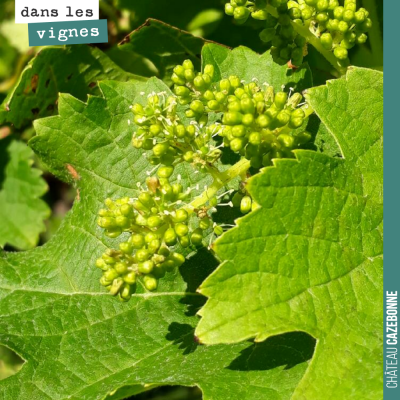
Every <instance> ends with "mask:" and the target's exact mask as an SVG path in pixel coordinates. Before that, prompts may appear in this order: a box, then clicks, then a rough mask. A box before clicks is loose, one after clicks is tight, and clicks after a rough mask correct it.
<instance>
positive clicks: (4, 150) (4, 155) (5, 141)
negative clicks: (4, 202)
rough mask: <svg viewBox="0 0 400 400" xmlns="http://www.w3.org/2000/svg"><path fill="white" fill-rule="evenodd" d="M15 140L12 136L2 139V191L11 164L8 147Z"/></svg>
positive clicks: (0, 142)
mask: <svg viewBox="0 0 400 400" xmlns="http://www.w3.org/2000/svg"><path fill="white" fill-rule="evenodd" d="M12 140H13V137H12V136H7V137H5V138H4V139H1V138H0V190H2V189H3V184H4V180H5V178H6V168H7V164H8V163H9V162H10V159H11V158H10V153H9V152H8V146H9V145H10V143H11V141H12Z"/></svg>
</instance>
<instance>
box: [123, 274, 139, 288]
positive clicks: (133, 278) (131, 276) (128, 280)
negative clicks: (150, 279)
mask: <svg viewBox="0 0 400 400" xmlns="http://www.w3.org/2000/svg"><path fill="white" fill-rule="evenodd" d="M123 279H124V281H125V282H126V283H129V284H130V285H133V284H134V283H135V282H136V274H135V273H134V272H133V271H131V272H128V273H127V274H126V275H124V278H123Z"/></svg>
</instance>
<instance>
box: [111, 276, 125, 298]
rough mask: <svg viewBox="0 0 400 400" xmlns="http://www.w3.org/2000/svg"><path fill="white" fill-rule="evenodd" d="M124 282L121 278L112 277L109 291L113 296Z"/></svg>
mask: <svg viewBox="0 0 400 400" xmlns="http://www.w3.org/2000/svg"><path fill="white" fill-rule="evenodd" d="M123 284H124V280H123V279H122V278H118V279H114V281H113V283H112V285H111V287H110V293H111V294H112V295H113V296H115V295H116V294H118V292H119V290H120V289H121V287H122V285H123Z"/></svg>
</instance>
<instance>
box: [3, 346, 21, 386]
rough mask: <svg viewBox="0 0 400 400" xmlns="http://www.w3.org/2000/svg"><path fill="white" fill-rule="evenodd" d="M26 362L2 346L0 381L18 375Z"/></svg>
mask: <svg viewBox="0 0 400 400" xmlns="http://www.w3.org/2000/svg"><path fill="white" fill-rule="evenodd" d="M23 365H24V360H23V359H22V358H21V357H20V356H19V355H18V354H17V353H15V352H14V351H12V350H11V349H9V348H8V347H6V346H3V345H1V344H0V380H2V379H6V378H8V377H9V376H12V375H14V374H16V373H17V372H18V371H19V370H20V369H21V368H22V366H23Z"/></svg>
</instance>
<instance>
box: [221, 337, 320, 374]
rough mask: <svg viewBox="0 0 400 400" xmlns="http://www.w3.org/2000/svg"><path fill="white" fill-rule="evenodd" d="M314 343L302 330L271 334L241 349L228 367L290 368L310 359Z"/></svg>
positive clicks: (238, 369)
mask: <svg viewBox="0 0 400 400" xmlns="http://www.w3.org/2000/svg"><path fill="white" fill-rule="evenodd" d="M315 343H316V340H315V339H314V338H313V337H312V336H310V335H308V334H307V333H304V332H290V333H285V334H283V335H278V336H273V337H271V338H269V339H267V340H266V341H265V342H261V343H254V344H253V345H252V346H250V347H248V348H247V349H245V350H243V351H242V352H241V353H240V356H239V357H237V358H236V359H235V360H233V361H232V363H231V364H230V365H229V367H228V368H229V369H232V370H235V371H267V370H269V369H274V368H277V367H281V366H285V369H290V368H293V367H294V366H295V365H297V364H300V363H302V362H305V361H307V360H309V359H311V357H312V355H313V353H314V348H315Z"/></svg>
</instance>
